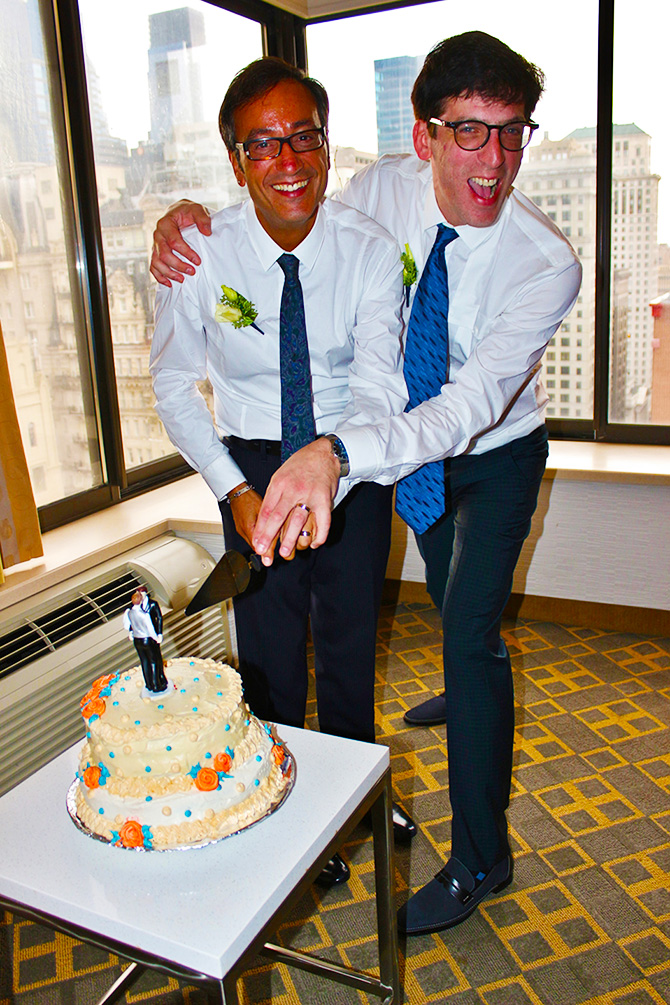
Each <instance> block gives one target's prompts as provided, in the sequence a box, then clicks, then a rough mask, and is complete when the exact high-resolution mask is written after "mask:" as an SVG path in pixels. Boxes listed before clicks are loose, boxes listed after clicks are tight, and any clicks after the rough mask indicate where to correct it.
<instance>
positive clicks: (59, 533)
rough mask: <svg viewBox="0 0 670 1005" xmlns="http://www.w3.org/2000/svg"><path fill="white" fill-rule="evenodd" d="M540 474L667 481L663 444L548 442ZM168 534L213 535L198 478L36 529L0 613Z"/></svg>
mask: <svg viewBox="0 0 670 1005" xmlns="http://www.w3.org/2000/svg"><path fill="white" fill-rule="evenodd" d="M546 478H548V479H552V480H553V479H560V480H564V481H589V482H612V483H618V484H622V483H624V484H656V485H670V448H668V447H657V446H637V445H630V444H611V443H586V442H584V441H581V440H580V441H571V440H552V441H551V442H550V445H549V460H548V463H547V474H546ZM169 531H181V532H186V533H199V534H220V533H221V517H220V514H219V508H218V505H217V502H216V500H215V499H214V496H213V495H212V493H211V492H210V490H209V489H208V488H207V486H206V485H205V483H204V482H203V480H202V479H201V478H200V476H199V475H192V476H189V477H188V478H183V479H180V480H179V481H176V482H174V483H172V484H170V485H166V486H163V487H162V488H159V489H154V490H153V491H152V492H147V493H145V494H144V495H141V496H137V497H136V498H134V499H128V500H126V501H125V502H122V503H119V504H118V505H117V506H112V507H110V508H109V509H106V510H102V511H101V512H100V513H94V514H92V515H91V516H87V517H84V518H83V519H81V520H76V521H75V522H74V523H71V524H67V525H66V526H64V527H59V528H58V529H56V530H52V531H49V532H48V533H46V534H44V536H43V543H44V557H43V558H40V559H33V561H32V562H25V563H24V564H22V565H20V566H16V567H14V568H12V569H6V570H5V577H6V578H5V583H4V584H3V585H2V586H0V612H2V611H3V610H6V609H7V608H9V607H11V605H12V604H14V603H16V602H17V601H19V600H24V599H25V598H26V597H29V596H32V595H34V594H36V593H39V592H40V591H41V590H45V589H48V588H49V587H51V586H55V585H56V584H57V583H59V582H62V581H63V580H64V579H67V578H69V577H70V576H75V575H77V574H78V573H80V572H85V571H86V570H87V569H90V568H93V567H94V566H96V565H98V564H99V563H101V562H105V561H107V560H108V559H111V558H114V557H115V556H117V555H120V554H121V553H122V552H124V551H128V550H130V549H131V548H135V547H137V546H139V545H142V544H144V543H146V542H147V541H150V540H152V539H153V538H155V537H158V535H160V534H165V533H168V532H169Z"/></svg>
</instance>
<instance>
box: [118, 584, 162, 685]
mask: <svg viewBox="0 0 670 1005" xmlns="http://www.w3.org/2000/svg"><path fill="white" fill-rule="evenodd" d="M131 600H132V604H131V606H130V607H127V608H126V610H125V611H124V612H123V627H124V629H125V630H126V631H127V632H128V637H129V638H130V640H131V641H132V642H134V643H135V648H136V649H137V654H138V656H139V658H140V665H141V667H142V675H143V677H144V683H145V684H146V687H147V690H148V691H153V692H154V694H162V692H163V691H165V690H166V689H167V687H168V682H167V678H166V676H165V673H164V671H163V656H162V653H161V646H160V644H161V642H162V641H163V615H162V613H161V609H160V607H159V606H158V603H157V602H156V601H155V600H152V599H151V597H150V596H149V593H148V591H147V589H146V587H144V586H140V587H139V588H138V589H137V590H136V591H135V593H133V595H132V597H131Z"/></svg>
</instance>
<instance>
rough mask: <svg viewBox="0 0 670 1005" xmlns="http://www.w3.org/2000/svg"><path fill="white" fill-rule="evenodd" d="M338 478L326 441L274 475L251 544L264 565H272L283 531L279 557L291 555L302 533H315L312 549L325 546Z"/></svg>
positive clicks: (316, 443)
mask: <svg viewBox="0 0 670 1005" xmlns="http://www.w3.org/2000/svg"><path fill="white" fill-rule="evenodd" d="M339 478H340V462H339V461H338V460H337V458H336V457H335V456H334V454H333V451H332V448H331V445H330V443H329V441H328V440H326V439H325V438H324V437H320V438H319V439H318V440H315V441H314V442H313V443H310V444H309V445H308V446H306V447H303V448H302V450H298V451H297V452H296V453H295V454H293V456H292V457H289V459H288V460H287V461H285V462H284V463H283V464H282V466H281V467H280V468H279V470H278V471H276V472H275V473H274V475H273V476H272V479H271V481H270V484H269V486H268V490H267V492H266V493H265V498H264V499H263V505H262V506H261V508H260V510H259V513H258V519H257V521H256V529H255V530H254V533H253V541H252V546H253V549H254V551H255V552H256V553H257V554H259V555H260V556H261V557H262V559H263V564H264V565H272V559H273V543H274V541H275V539H276V536H277V533H278V532H279V531H280V529H281V532H282V541H281V545H280V548H279V554H280V555H281V556H282V558H287V557H288V556H289V555H291V553H292V551H293V549H294V548H295V547H296V543H297V542H298V541H299V540H300V532H301V531H302V530H303V529H310V528H313V529H314V533H313V535H312V538H311V544H310V547H311V548H318V547H319V546H320V545H322V544H323V543H324V541H325V540H326V538H327V537H328V530H329V528H330V511H331V509H332V505H333V499H334V498H335V494H336V492H337V485H338V482H339ZM310 514H311V515H310ZM308 521H309V524H308ZM307 524H308V526H306V525H307ZM303 547H304V545H303Z"/></svg>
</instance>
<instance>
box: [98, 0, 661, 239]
mask: <svg viewBox="0 0 670 1005" xmlns="http://www.w3.org/2000/svg"><path fill="white" fill-rule="evenodd" d="M189 5H190V6H193V7H194V8H196V9H199V10H203V12H204V13H205V17H206V33H207V43H208V45H207V50H208V57H209V58H208V59H207V60H206V61H205V63H206V68H205V71H204V77H205V81H204V84H205V86H204V91H205V109H204V114H205V117H206V118H207V119H210V118H211V119H212V120H216V117H217V115H218V109H219V105H220V103H221V99H222V97H223V94H224V93H225V90H226V87H227V86H228V83H229V82H230V80H231V78H232V76H233V75H234V73H235V72H236V71H237V70H238V69H240V68H241V67H242V66H244V65H245V64H246V63H247V62H249V61H250V60H251V59H254V58H255V57H256V56H259V55H261V32H260V28H259V26H258V25H257V24H256V23H255V22H253V21H249V20H247V19H245V18H242V17H239V16H237V15H234V14H231V13H229V12H227V11H221V10H219V9H217V8H212V7H211V6H210V5H208V4H206V3H202V4H195V3H190V4H189V2H188V0H185V2H184V3H177V2H174V0H173V2H172V3H170V0H115V4H114V15H115V16H114V18H113V19H110V17H109V8H108V7H107V6H103V5H100V3H99V0H80V10H81V15H82V24H83V28H84V42H85V46H86V49H87V53H88V56H89V58H90V59H91V61H92V63H93V65H94V66H95V69H96V72H97V73H98V75H99V77H100V83H101V90H102V94H103V103H104V107H105V110H106V112H107V116H108V119H109V125H110V131H111V132H112V134H113V135H116V136H121V137H123V138H124V139H126V140H127V141H128V143H129V145H131V146H134V145H136V143H137V142H138V141H139V140H142V139H145V138H146V136H147V133H148V130H149V105H148V96H147V50H148V48H149V32H148V15H149V14H152V13H155V12H157V11H161V10H170V9H173V8H176V7H181V6H189ZM597 12H598V5H597V0H562V2H561V3H560V4H555V5H550V6H549V7H547V6H545V5H542V4H539V3H538V2H537V0H508V2H507V3H506V4H501V3H500V2H499V0H477V3H476V4H467V3H464V2H463V0H436V2H434V3H428V4H422V5H420V6H416V7H409V8H403V9H399V10H392V11H384V12H380V13H377V14H374V15H372V16H370V15H368V16H360V17H356V18H346V19H342V20H339V21H331V22H328V23H324V24H318V25H313V26H311V27H309V28H308V31H307V47H308V58H309V71H310V73H311V74H312V75H313V76H315V77H317V78H318V79H319V80H321V81H322V82H323V84H325V86H326V88H327V90H328V93H329V96H330V100H331V121H330V135H331V141H332V142H333V143H337V144H340V145H342V146H355V147H358V148H359V149H361V150H366V151H370V152H373V153H374V152H375V151H376V119H375V98H374V60H375V59H381V58H388V57H392V56H404V55H411V56H416V55H424V54H425V53H426V52H428V51H429V49H430V48H431V47H432V46H433V45H434V44H435V43H436V42H438V41H440V39H442V38H444V37H446V36H448V35H452V34H457V33H459V32H461V31H468V30H471V29H474V28H478V29H481V30H484V31H487V32H489V33H490V34H492V35H497V36H498V37H499V38H501V39H502V40H503V41H504V42H507V44H508V45H510V46H512V48H514V49H516V50H517V51H519V52H521V53H523V55H524V56H526V58H527V59H529V60H531V62H534V63H535V64H537V65H538V66H540V67H541V68H542V69H543V70H544V72H545V74H546V91H545V94H544V95H543V97H542V99H541V101H540V103H539V105H538V107H537V109H536V113H535V121H537V122H539V123H540V129H539V130H538V131H537V133H536V137H537V139H538V140H539V139H541V138H542V136H543V135H544V134H545V133H548V134H549V137H550V138H551V139H560V138H561V137H563V136H565V135H566V134H567V133H569V132H571V131H572V130H573V129H576V128H580V127H583V126H595V124H596V83H597V61H596V52H597V28H598V18H597ZM652 26H653V30H650V28H651V27H652ZM669 29H670V4H667V3H663V4H659V3H658V0H617V5H616V45H615V67H616V75H615V88H614V121H615V122H617V123H630V122H634V123H635V124H636V125H638V126H639V127H640V128H641V129H643V130H645V132H648V133H649V134H650V135H651V136H652V141H653V142H652V170H653V171H655V172H657V173H658V174H660V175H661V176H662V177H663V176H666V177H667V176H670V130H668V129H667V121H668V114H667V89H666V87H665V83H664V76H665V66H666V63H667V38H668V30H669ZM119 53H123V59H122V61H121V62H122V67H123V70H122V72H120V69H119V65H120V61H119ZM222 156H223V149H222ZM665 187H666V188H668V189H669V191H668V193H667V195H664V183H663V181H662V182H661V186H660V205H659V240H661V241H666V242H670V182H666V184H665Z"/></svg>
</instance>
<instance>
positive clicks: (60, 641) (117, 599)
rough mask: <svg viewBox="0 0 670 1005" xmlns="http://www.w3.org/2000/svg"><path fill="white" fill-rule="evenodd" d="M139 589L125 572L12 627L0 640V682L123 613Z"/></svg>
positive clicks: (75, 594)
mask: <svg viewBox="0 0 670 1005" xmlns="http://www.w3.org/2000/svg"><path fill="white" fill-rule="evenodd" d="M141 585H142V584H141V582H140V580H139V579H138V578H137V576H135V575H134V574H133V573H132V572H125V573H123V574H122V575H120V576H118V575H117V576H116V577H115V578H114V579H113V580H111V582H109V583H105V584H104V585H102V586H96V587H95V588H94V589H91V590H88V591H87V592H78V593H74V594H71V595H70V596H67V597H65V598H61V600H60V603H59V604H58V606H57V607H54V608H53V609H52V610H51V611H48V612H43V613H41V614H40V615H39V616H38V617H34V618H26V619H25V620H24V621H23V622H22V623H21V624H19V625H15V626H14V627H13V628H12V629H11V630H10V631H9V632H6V633H5V634H4V635H2V636H0V678H2V677H5V676H6V675H7V674H10V673H13V672H14V671H15V670H18V669H19V668H20V667H22V666H26V665H27V664H28V663H32V662H33V660H35V659H38V658H39V657H40V656H44V655H45V654H46V653H49V652H54V651H55V650H56V649H59V648H60V647H61V646H64V645H66V644H67V643H68V642H71V641H72V640H73V639H75V638H81V636H82V635H83V634H85V633H86V632H90V631H91V630H92V629H93V628H98V627H99V626H100V625H102V624H105V622H107V621H109V619H110V618H112V617H114V616H115V615H117V614H120V613H121V611H123V610H125V608H126V607H127V606H128V602H129V597H130V596H131V594H132V593H133V591H134V590H136V589H137V587H138V586H141Z"/></svg>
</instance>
